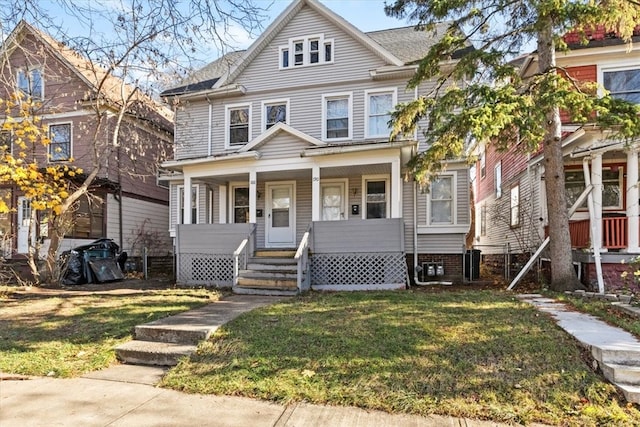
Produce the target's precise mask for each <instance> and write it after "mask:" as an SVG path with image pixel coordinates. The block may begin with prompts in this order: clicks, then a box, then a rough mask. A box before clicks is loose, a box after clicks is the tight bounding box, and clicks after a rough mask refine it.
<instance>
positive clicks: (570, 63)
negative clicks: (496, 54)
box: [475, 27, 640, 289]
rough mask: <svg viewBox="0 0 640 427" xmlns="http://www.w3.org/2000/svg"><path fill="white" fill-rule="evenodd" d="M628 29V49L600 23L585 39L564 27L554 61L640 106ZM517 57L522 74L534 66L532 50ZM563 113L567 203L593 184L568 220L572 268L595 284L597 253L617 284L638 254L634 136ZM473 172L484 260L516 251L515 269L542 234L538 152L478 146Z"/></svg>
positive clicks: (638, 69) (496, 260)
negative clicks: (622, 137) (563, 46)
mask: <svg viewBox="0 0 640 427" xmlns="http://www.w3.org/2000/svg"><path fill="white" fill-rule="evenodd" d="M634 34H635V36H634V37H633V46H632V48H631V50H628V46H627V45H625V44H623V43H622V41H621V40H620V39H619V38H617V37H616V36H615V35H614V34H609V33H606V32H605V31H603V29H602V28H599V29H598V30H597V31H594V32H592V33H590V34H588V38H589V43H588V44H586V45H585V44H580V42H579V38H578V37H577V35H576V34H574V33H569V34H567V35H566V36H565V41H566V42H567V43H568V44H569V47H570V49H571V50H570V51H568V52H558V53H557V58H556V59H557V64H558V66H559V67H562V68H563V69H564V70H566V73H567V74H568V76H570V77H571V78H573V79H575V80H577V81H583V82H597V83H599V85H600V86H601V87H602V88H603V89H606V90H608V91H609V92H610V93H611V95H612V96H614V97H619V98H623V99H626V100H628V101H631V102H635V103H637V104H640V47H639V46H638V42H639V41H640V27H638V28H636V32H635V33H634ZM519 61H520V64H519V65H520V67H521V73H522V75H523V76H530V75H533V74H534V73H535V72H536V71H537V57H536V55H535V53H534V54H531V55H527V56H524V57H522V58H520V59H519ZM561 116H562V122H563V125H562V145H563V152H564V155H565V180H566V189H567V198H568V204H569V206H568V207H570V206H571V205H573V204H574V202H576V200H577V199H578V197H579V196H580V195H581V193H582V192H583V191H584V189H585V187H586V185H585V182H586V180H590V181H591V184H592V185H593V191H592V195H593V204H594V208H593V209H592V210H589V209H588V203H587V201H585V202H584V203H582V204H581V205H580V206H579V207H578V209H577V211H576V212H575V213H574V214H573V215H572V216H571V218H570V224H569V228H570V233H571V242H572V246H573V248H574V256H573V259H574V263H575V266H576V271H577V272H578V274H579V277H580V278H581V280H582V281H583V283H584V284H586V285H590V286H595V285H596V284H597V283H598V275H597V272H596V269H597V268H596V265H595V261H596V256H595V255H596V254H597V253H598V252H600V253H601V261H602V275H601V276H600V277H601V278H604V284H606V285H607V286H609V287H610V288H611V287H616V286H619V285H621V284H622V280H621V278H620V273H621V272H622V271H623V270H625V269H626V268H627V267H626V266H625V265H624V264H623V263H622V261H623V260H629V259H630V258H631V257H633V256H637V255H638V254H640V245H639V236H640V232H639V225H638V219H639V213H640V211H639V208H638V200H639V198H640V197H639V193H638V149H639V144H638V142H639V141H637V140H636V141H625V142H621V141H616V140H612V139H610V135H611V134H610V132H607V131H602V130H600V129H598V128H597V127H595V126H594V125H584V126H580V125H576V124H573V123H571V122H570V118H569V117H568V115H567V114H562V115H561ZM477 171H478V173H477V177H476V180H477V181H476V182H477V187H476V192H475V193H476V197H475V211H476V230H475V235H476V241H475V244H476V245H477V247H478V248H480V249H481V250H482V251H483V254H485V255H484V256H483V258H484V261H485V263H486V264H489V265H494V264H495V265H498V264H500V263H501V262H504V259H505V257H504V255H503V254H504V253H505V252H507V251H508V252H511V253H512V254H515V255H518V256H516V257H513V258H512V262H514V260H517V266H518V267H521V266H522V265H523V263H524V262H526V261H527V258H528V257H529V256H530V255H531V254H532V253H534V252H535V251H536V249H537V248H538V247H539V245H540V244H541V243H542V241H543V240H544V239H545V237H546V231H545V230H546V228H545V226H546V224H547V220H548V215H547V211H546V197H545V187H544V181H543V180H544V165H543V162H542V154H541V152H540V153H535V154H531V155H526V154H523V153H522V152H520V151H519V148H518V146H517V145H516V146H514V147H512V148H511V149H510V150H509V151H508V152H506V153H496V152H495V151H493V150H492V149H491V148H486V149H485V148H481V149H480V153H479V160H478V163H477ZM585 171H586V175H585ZM590 215H591V217H590ZM550 238H551V239H553V236H550ZM507 245H508V246H507ZM516 273H517V271H516ZM601 280H602V279H601ZM596 289H598V287H596Z"/></svg>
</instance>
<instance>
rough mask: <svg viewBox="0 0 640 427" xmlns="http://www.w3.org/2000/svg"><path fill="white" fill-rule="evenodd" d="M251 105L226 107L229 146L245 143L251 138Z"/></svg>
mask: <svg viewBox="0 0 640 427" xmlns="http://www.w3.org/2000/svg"><path fill="white" fill-rule="evenodd" d="M250 118H251V106H250V105H230V106H227V108H226V120H227V146H228V147H237V146H241V145H245V144H246V143H247V142H249V139H250V138H251V126H250V123H249V120H250Z"/></svg>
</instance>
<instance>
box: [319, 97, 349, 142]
mask: <svg viewBox="0 0 640 427" xmlns="http://www.w3.org/2000/svg"><path fill="white" fill-rule="evenodd" d="M323 115H324V118H323V122H322V128H323V129H322V136H323V138H324V139H325V140H330V139H333V140H341V139H350V138H351V115H352V114H351V94H350V93H347V94H336V95H325V96H323Z"/></svg>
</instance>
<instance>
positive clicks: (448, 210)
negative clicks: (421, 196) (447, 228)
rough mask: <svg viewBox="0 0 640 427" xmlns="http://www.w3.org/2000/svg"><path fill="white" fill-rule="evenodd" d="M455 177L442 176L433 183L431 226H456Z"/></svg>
mask: <svg viewBox="0 0 640 427" xmlns="http://www.w3.org/2000/svg"><path fill="white" fill-rule="evenodd" d="M453 178H454V175H441V176H439V177H438V178H436V179H435V180H434V181H433V182H432V183H431V188H430V192H429V224H432V225H444V224H454V223H455V220H454V218H455V217H454V207H455V203H454V202H455V200H454V198H453V196H454V194H455V192H454V179H453Z"/></svg>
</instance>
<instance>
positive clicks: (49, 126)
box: [47, 122, 73, 163]
mask: <svg viewBox="0 0 640 427" xmlns="http://www.w3.org/2000/svg"><path fill="white" fill-rule="evenodd" d="M64 125H68V126H69V157H67V158H66V159H54V158H53V155H52V153H51V144H52V141H53V140H52V139H51V127H52V126H64ZM47 133H48V135H47V136H48V137H49V140H50V141H51V142H49V146H48V147H47V154H48V159H47V160H48V162H49V163H59V162H68V161H70V160H71V159H73V122H55V123H49V124H48V128H47Z"/></svg>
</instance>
